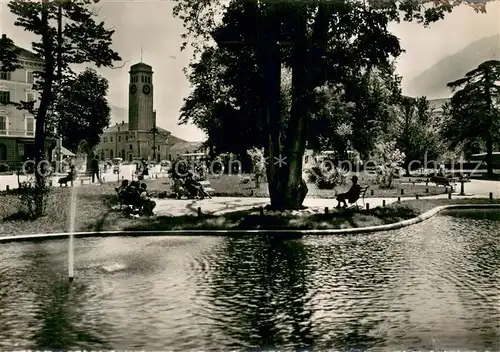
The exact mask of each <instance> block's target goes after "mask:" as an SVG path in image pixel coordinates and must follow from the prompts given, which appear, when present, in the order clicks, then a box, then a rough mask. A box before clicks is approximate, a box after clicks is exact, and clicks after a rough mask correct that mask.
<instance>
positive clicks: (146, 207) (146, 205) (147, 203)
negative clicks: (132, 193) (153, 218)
mask: <svg viewBox="0 0 500 352" xmlns="http://www.w3.org/2000/svg"><path fill="white" fill-rule="evenodd" d="M147 187H148V186H147V185H146V184H145V183H141V186H140V192H141V203H142V204H141V205H142V209H141V210H142V213H143V214H145V215H153V209H154V208H155V206H156V202H155V201H153V200H151V196H150V194H149V192H148V190H147Z"/></svg>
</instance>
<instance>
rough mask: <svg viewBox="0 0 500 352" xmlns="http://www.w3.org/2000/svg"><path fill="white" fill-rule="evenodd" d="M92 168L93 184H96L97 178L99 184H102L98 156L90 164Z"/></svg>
mask: <svg viewBox="0 0 500 352" xmlns="http://www.w3.org/2000/svg"><path fill="white" fill-rule="evenodd" d="M90 168H91V172H92V183H94V182H95V178H96V177H97V181H99V183H101V179H100V177H99V159H98V157H97V155H95V156H94V158H93V159H92V161H91V162H90Z"/></svg>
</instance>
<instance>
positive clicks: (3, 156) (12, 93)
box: [0, 48, 43, 168]
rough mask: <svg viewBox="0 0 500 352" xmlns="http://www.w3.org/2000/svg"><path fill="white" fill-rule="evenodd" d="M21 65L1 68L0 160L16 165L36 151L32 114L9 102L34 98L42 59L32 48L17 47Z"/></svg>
mask: <svg viewBox="0 0 500 352" xmlns="http://www.w3.org/2000/svg"><path fill="white" fill-rule="evenodd" d="M19 50H20V54H19V61H20V63H21V66H22V67H21V68H19V69H17V70H15V71H13V72H0V163H2V164H7V165H9V166H10V167H11V168H17V167H19V166H20V164H21V163H22V162H23V161H25V160H26V159H32V158H33V157H34V153H35V148H34V147H35V118H34V116H33V115H31V114H30V113H29V112H27V111H23V110H18V109H17V108H16V107H15V106H14V105H12V104H9V102H10V103H19V102H20V101H36V103H35V107H37V105H38V103H39V102H38V92H36V91H34V90H33V89H32V88H33V83H34V72H35V71H40V70H41V69H43V62H42V61H41V60H39V59H38V58H36V56H35V54H33V53H32V52H30V51H28V50H25V49H22V48H19Z"/></svg>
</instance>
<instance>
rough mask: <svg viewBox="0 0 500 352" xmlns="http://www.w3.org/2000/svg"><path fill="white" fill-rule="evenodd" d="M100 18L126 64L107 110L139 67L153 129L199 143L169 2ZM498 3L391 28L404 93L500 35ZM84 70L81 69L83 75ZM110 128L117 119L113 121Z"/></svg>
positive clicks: (8, 28) (2, 22) (107, 72)
mask: <svg viewBox="0 0 500 352" xmlns="http://www.w3.org/2000/svg"><path fill="white" fill-rule="evenodd" d="M97 7H98V8H100V10H99V17H100V18H101V19H102V20H104V21H105V23H106V24H107V25H108V26H109V27H111V28H114V29H115V31H116V32H115V34H114V37H113V48H114V50H116V51H117V52H118V53H119V54H120V55H121V57H122V59H123V61H122V62H121V63H118V64H117V66H120V65H122V64H123V63H124V62H126V64H125V66H124V67H123V68H120V69H114V70H111V69H101V70H99V72H100V73H101V74H102V75H103V76H104V77H106V78H107V79H108V80H109V83H110V90H109V95H108V101H109V103H110V104H112V105H115V106H118V107H123V108H127V106H128V79H129V76H128V71H129V68H130V66H131V65H133V64H135V63H137V62H140V61H141V46H142V48H143V49H142V61H143V62H145V63H147V64H149V65H151V66H152V67H153V71H154V77H153V83H154V107H155V109H156V115H157V124H158V126H160V127H163V128H165V129H167V130H169V131H171V132H172V133H173V134H174V135H175V136H177V137H179V138H182V139H185V140H188V141H199V140H202V139H204V134H203V133H202V132H201V131H200V130H198V129H197V128H196V127H195V126H190V125H187V126H186V125H182V126H178V124H177V122H178V118H179V109H180V108H181V107H182V104H183V99H184V98H185V97H187V96H188V95H189V92H190V86H189V82H188V81H187V79H186V77H185V76H184V73H183V72H182V69H183V68H184V67H186V66H187V65H188V63H189V60H190V59H191V52H190V51H183V52H181V51H180V45H181V38H180V35H181V34H182V33H183V27H182V23H181V22H180V21H179V20H178V19H176V18H174V17H173V16H172V7H173V2H172V1H170V0H150V1H143V0H121V1H118V0H101V2H100V3H99V4H98V5H97ZM499 19H500V2H498V1H497V2H494V3H492V4H489V5H488V7H487V13H486V14H477V13H475V12H474V11H473V9H471V8H470V7H467V6H465V5H462V6H460V7H457V8H455V9H454V10H453V12H452V13H451V14H448V15H447V16H446V17H445V19H444V20H441V21H439V22H437V23H435V24H433V25H432V26H431V27H430V28H424V27H423V26H422V25H421V24H417V23H401V24H391V25H390V27H389V30H390V31H391V32H392V33H394V34H395V35H396V36H397V37H398V38H400V40H401V44H402V47H403V48H404V49H405V50H406V52H405V53H404V54H403V55H401V56H400V57H399V58H398V63H397V72H398V74H400V75H401V76H403V93H404V91H405V89H406V88H408V84H409V82H410V81H411V80H412V79H413V78H414V77H416V76H417V75H418V74H420V73H421V72H423V71H425V70H426V69H428V68H429V67H431V66H432V65H434V64H435V63H437V62H438V61H439V60H440V59H441V58H443V57H444V56H447V55H451V54H454V53H456V52H458V51H460V50H461V49H463V48H465V47H466V46H468V45H469V44H470V43H472V42H474V41H476V40H478V39H480V38H484V37H488V36H492V35H495V34H498V33H500V21H499ZM14 21H15V18H14V16H13V15H12V14H11V13H10V12H9V9H8V7H7V1H6V0H0V32H1V33H5V34H7V35H8V36H9V37H10V38H12V39H13V40H14V42H15V43H16V44H17V45H18V46H21V47H24V48H26V49H30V48H31V41H32V40H33V37H32V35H31V34H30V33H28V32H24V31H23V28H20V27H16V26H14ZM83 69H84V67H82V70H83ZM112 120H113V122H115V121H116V117H115V118H114V117H113V116H112Z"/></svg>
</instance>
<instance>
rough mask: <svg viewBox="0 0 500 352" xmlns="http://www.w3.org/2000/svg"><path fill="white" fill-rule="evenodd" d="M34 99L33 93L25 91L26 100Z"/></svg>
mask: <svg viewBox="0 0 500 352" xmlns="http://www.w3.org/2000/svg"><path fill="white" fill-rule="evenodd" d="M34 100H35V93H33V92H27V93H26V101H34Z"/></svg>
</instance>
